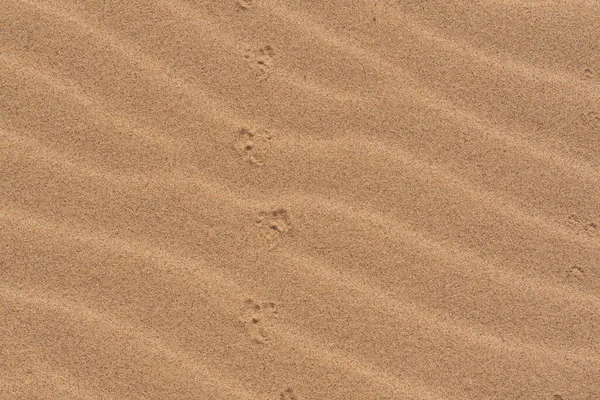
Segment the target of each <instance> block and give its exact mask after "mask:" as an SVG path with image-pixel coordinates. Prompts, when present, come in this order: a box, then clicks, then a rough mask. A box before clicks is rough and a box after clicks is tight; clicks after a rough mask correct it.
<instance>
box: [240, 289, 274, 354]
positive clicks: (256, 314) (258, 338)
mask: <svg viewBox="0 0 600 400" xmlns="http://www.w3.org/2000/svg"><path fill="white" fill-rule="evenodd" d="M244 306H245V308H246V311H245V313H244V323H245V325H246V328H247V330H248V333H249V335H250V337H251V338H252V341H253V342H255V343H258V344H266V343H268V342H269V341H270V337H269V333H268V331H267V327H268V326H269V324H270V322H271V320H272V319H273V318H276V317H277V306H276V305H275V303H273V302H262V303H257V302H256V301H254V300H252V299H247V300H246V301H245V302H244Z"/></svg>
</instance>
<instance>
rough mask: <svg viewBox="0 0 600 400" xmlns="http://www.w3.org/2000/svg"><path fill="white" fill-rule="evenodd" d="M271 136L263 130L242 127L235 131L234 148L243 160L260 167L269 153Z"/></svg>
mask: <svg viewBox="0 0 600 400" xmlns="http://www.w3.org/2000/svg"><path fill="white" fill-rule="evenodd" d="M272 140H273V135H271V133H270V132H269V131H267V130H264V129H250V128H246V127H242V128H240V129H238V130H237V131H236V138H235V148H236V150H237V152H238V154H239V155H240V157H242V158H243V159H245V160H247V161H249V162H251V163H252V164H254V165H258V166H262V165H264V164H265V161H264V160H265V158H266V157H267V153H268V152H269V148H270V146H269V144H270V142H271V141H272Z"/></svg>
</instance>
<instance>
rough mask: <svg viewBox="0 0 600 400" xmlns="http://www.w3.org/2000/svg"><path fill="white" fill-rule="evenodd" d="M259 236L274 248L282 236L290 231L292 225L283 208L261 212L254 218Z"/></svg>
mask: <svg viewBox="0 0 600 400" xmlns="http://www.w3.org/2000/svg"><path fill="white" fill-rule="evenodd" d="M256 224H257V225H258V228H259V235H260V236H261V237H262V238H263V239H264V240H265V241H266V242H267V243H268V244H269V247H270V248H274V247H275V246H276V245H277V243H278V242H279V240H280V239H281V238H282V236H283V235H286V234H287V233H288V232H289V231H290V230H291V229H292V224H291V222H290V218H289V215H288V212H287V210H286V209H285V208H276V209H273V210H271V211H261V212H259V213H258V217H257V218H256Z"/></svg>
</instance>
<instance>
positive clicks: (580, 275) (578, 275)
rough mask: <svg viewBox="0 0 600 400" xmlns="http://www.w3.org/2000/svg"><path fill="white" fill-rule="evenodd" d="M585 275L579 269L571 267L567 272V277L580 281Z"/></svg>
mask: <svg viewBox="0 0 600 400" xmlns="http://www.w3.org/2000/svg"><path fill="white" fill-rule="evenodd" d="M584 275H585V272H584V271H583V269H582V268H581V267H573V268H571V269H570V270H569V277H572V278H576V279H582V278H583V277H584Z"/></svg>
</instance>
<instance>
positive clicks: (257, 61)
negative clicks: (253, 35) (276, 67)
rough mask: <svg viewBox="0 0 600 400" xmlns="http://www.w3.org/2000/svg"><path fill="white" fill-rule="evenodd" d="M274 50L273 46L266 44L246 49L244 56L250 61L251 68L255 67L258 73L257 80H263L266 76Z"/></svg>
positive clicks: (271, 63) (271, 64) (271, 62)
mask: <svg viewBox="0 0 600 400" xmlns="http://www.w3.org/2000/svg"><path fill="white" fill-rule="evenodd" d="M274 57H275V51H274V50H273V47H271V46H269V45H266V46H263V47H259V48H258V49H252V48H249V49H246V51H245V54H244V58H245V59H246V61H248V62H249V63H250V66H251V67H252V68H255V69H257V70H258V71H259V73H260V75H261V76H260V78H259V80H264V79H266V78H267V77H268V75H269V73H270V71H271V68H272V66H273V59H274Z"/></svg>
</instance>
